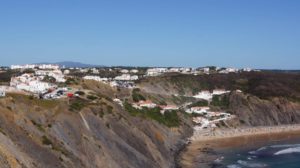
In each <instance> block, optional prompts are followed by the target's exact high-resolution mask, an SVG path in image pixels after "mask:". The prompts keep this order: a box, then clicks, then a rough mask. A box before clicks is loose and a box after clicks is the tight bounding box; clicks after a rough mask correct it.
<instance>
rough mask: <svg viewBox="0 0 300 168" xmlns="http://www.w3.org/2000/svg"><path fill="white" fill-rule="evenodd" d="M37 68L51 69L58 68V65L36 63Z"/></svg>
mask: <svg viewBox="0 0 300 168" xmlns="http://www.w3.org/2000/svg"><path fill="white" fill-rule="evenodd" d="M38 68H39V69H53V70H56V69H59V65H54V64H41V65H38Z"/></svg>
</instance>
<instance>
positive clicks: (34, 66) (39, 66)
mask: <svg viewBox="0 0 300 168" xmlns="http://www.w3.org/2000/svg"><path fill="white" fill-rule="evenodd" d="M10 69H59V65H54V64H25V65H11V66H10Z"/></svg>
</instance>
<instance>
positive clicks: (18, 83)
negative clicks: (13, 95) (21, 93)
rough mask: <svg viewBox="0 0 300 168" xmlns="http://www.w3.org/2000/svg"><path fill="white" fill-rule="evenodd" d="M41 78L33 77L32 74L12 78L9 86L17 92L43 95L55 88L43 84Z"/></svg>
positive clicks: (53, 85)
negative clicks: (22, 91)
mask: <svg viewBox="0 0 300 168" xmlns="http://www.w3.org/2000/svg"><path fill="white" fill-rule="evenodd" d="M42 80H43V77H42V76H35V75H34V74H27V73H25V74H23V75H21V76H17V77H12V78H11V81H10V86H11V87H14V88H16V89H18V90H25V91H28V92H32V93H37V94H38V93H43V92H46V91H48V90H49V89H51V88H54V87H56V85H55V84H51V83H48V82H43V81H42Z"/></svg>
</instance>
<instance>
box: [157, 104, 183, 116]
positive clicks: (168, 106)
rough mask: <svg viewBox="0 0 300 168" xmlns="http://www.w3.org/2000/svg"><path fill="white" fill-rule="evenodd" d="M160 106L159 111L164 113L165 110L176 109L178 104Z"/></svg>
mask: <svg viewBox="0 0 300 168" xmlns="http://www.w3.org/2000/svg"><path fill="white" fill-rule="evenodd" d="M160 108H161V111H160V113H162V114H164V113H165V112H166V111H168V110H170V111H172V110H178V109H179V107H178V106H175V105H166V106H160Z"/></svg>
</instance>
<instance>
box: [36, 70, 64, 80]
mask: <svg viewBox="0 0 300 168" xmlns="http://www.w3.org/2000/svg"><path fill="white" fill-rule="evenodd" d="M35 75H36V76H40V77H42V78H45V77H46V76H49V77H53V78H54V79H55V80H56V82H61V83H63V82H66V79H65V75H64V74H63V73H62V71H61V70H60V69H55V70H36V71H35Z"/></svg>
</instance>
